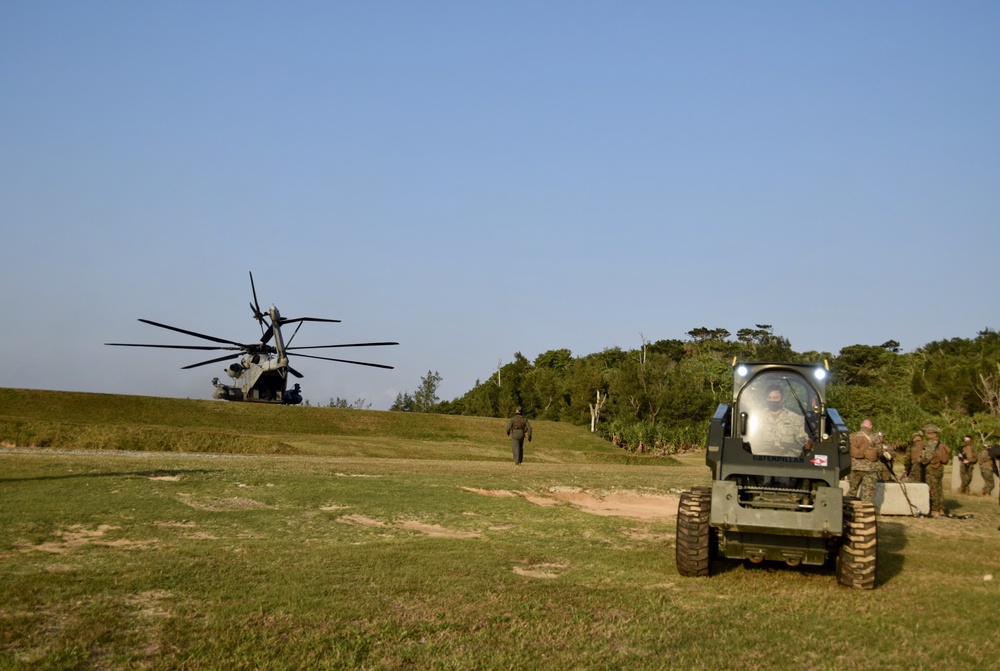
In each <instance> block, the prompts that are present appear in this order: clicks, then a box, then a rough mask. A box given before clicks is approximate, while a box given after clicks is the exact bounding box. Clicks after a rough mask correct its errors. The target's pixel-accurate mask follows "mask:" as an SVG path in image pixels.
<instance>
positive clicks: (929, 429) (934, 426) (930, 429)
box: [923, 424, 941, 433]
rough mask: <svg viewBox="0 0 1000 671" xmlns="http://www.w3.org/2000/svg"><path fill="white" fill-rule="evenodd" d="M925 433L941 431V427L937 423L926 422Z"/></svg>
mask: <svg viewBox="0 0 1000 671" xmlns="http://www.w3.org/2000/svg"><path fill="white" fill-rule="evenodd" d="M923 432H924V433H941V429H939V428H938V427H937V424H925V425H924V428H923Z"/></svg>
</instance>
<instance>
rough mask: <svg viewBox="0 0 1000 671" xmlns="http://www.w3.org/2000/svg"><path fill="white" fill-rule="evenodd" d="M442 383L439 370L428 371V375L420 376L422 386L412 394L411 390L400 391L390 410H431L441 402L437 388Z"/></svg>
mask: <svg viewBox="0 0 1000 671" xmlns="http://www.w3.org/2000/svg"><path fill="white" fill-rule="evenodd" d="M440 385H441V375H440V374H438V372H437V371H434V372H431V371H427V375H425V376H424V377H422V378H420V386H419V387H418V388H417V390H416V391H415V392H413V394H412V395H411V394H410V393H409V392H399V393H398V394H396V400H395V401H394V402H393V404H392V406H390V407H389V409H390V410H400V411H402V412H430V411H431V409H432V408H434V406H435V405H437V403H438V402H439V400H440V399H438V395H437V390H438V387H439V386H440Z"/></svg>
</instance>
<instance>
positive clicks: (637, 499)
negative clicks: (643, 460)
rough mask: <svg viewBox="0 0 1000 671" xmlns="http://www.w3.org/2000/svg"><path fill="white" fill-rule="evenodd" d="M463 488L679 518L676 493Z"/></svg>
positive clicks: (599, 511)
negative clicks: (516, 490)
mask: <svg viewBox="0 0 1000 671" xmlns="http://www.w3.org/2000/svg"><path fill="white" fill-rule="evenodd" d="M462 489H465V490H467V491H470V492H474V493H476V494H482V495H483V496H494V497H505V498H506V497H511V496H520V497H521V498H523V499H524V500H525V501H528V502H530V503H534V504H535V505H539V506H554V505H559V504H561V503H568V504H570V505H571V506H573V507H574V508H577V509H578V510H582V511H583V512H585V513H590V514H592V515H609V516H615V517H626V518H628V519H633V520H645V521H665V522H672V521H674V520H675V519H676V518H677V505H678V503H679V502H680V497H679V496H677V495H675V494H643V493H641V492H634V491H613V492H607V493H601V494H598V493H594V492H586V491H584V490H583V489H581V488H579V487H551V488H549V491H548V492H547V493H545V494H536V493H531V492H509V491H507V490H503V489H501V490H496V489H494V490H487V489H475V488H472V487H462Z"/></svg>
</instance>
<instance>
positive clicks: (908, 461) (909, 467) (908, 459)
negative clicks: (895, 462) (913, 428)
mask: <svg viewBox="0 0 1000 671" xmlns="http://www.w3.org/2000/svg"><path fill="white" fill-rule="evenodd" d="M923 451H924V432H923V431H917V432H916V433H915V434H913V437H912V438H910V447H909V449H908V450H907V451H906V456H905V457H904V458H903V475H905V476H906V481H907V482H924V481H926V479H927V478H926V473H924V464H922V463H921V462H920V455H921V454H923Z"/></svg>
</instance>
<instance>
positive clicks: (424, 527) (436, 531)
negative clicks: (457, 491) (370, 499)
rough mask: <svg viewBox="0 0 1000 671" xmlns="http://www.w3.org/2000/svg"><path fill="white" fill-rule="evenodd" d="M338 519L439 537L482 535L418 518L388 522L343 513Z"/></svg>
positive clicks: (367, 525)
mask: <svg viewBox="0 0 1000 671" xmlns="http://www.w3.org/2000/svg"><path fill="white" fill-rule="evenodd" d="M337 521H338V522H345V523H347V524H357V525H359V526H363V527H381V528H385V529H390V528H391V529H405V530H406V531H419V532H420V533H422V534H426V535H428V536H437V537H439V538H479V537H480V535H481V534H479V532H477V531H457V530H455V529H448V528H446V527H442V526H440V525H438V524H425V523H424V522H418V521H417V520H404V521H402V522H395V523H393V524H388V523H386V522H382V521H381V520H376V519H372V518H371V517H365V516H364V515H343V516H342V517H338V518H337Z"/></svg>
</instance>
